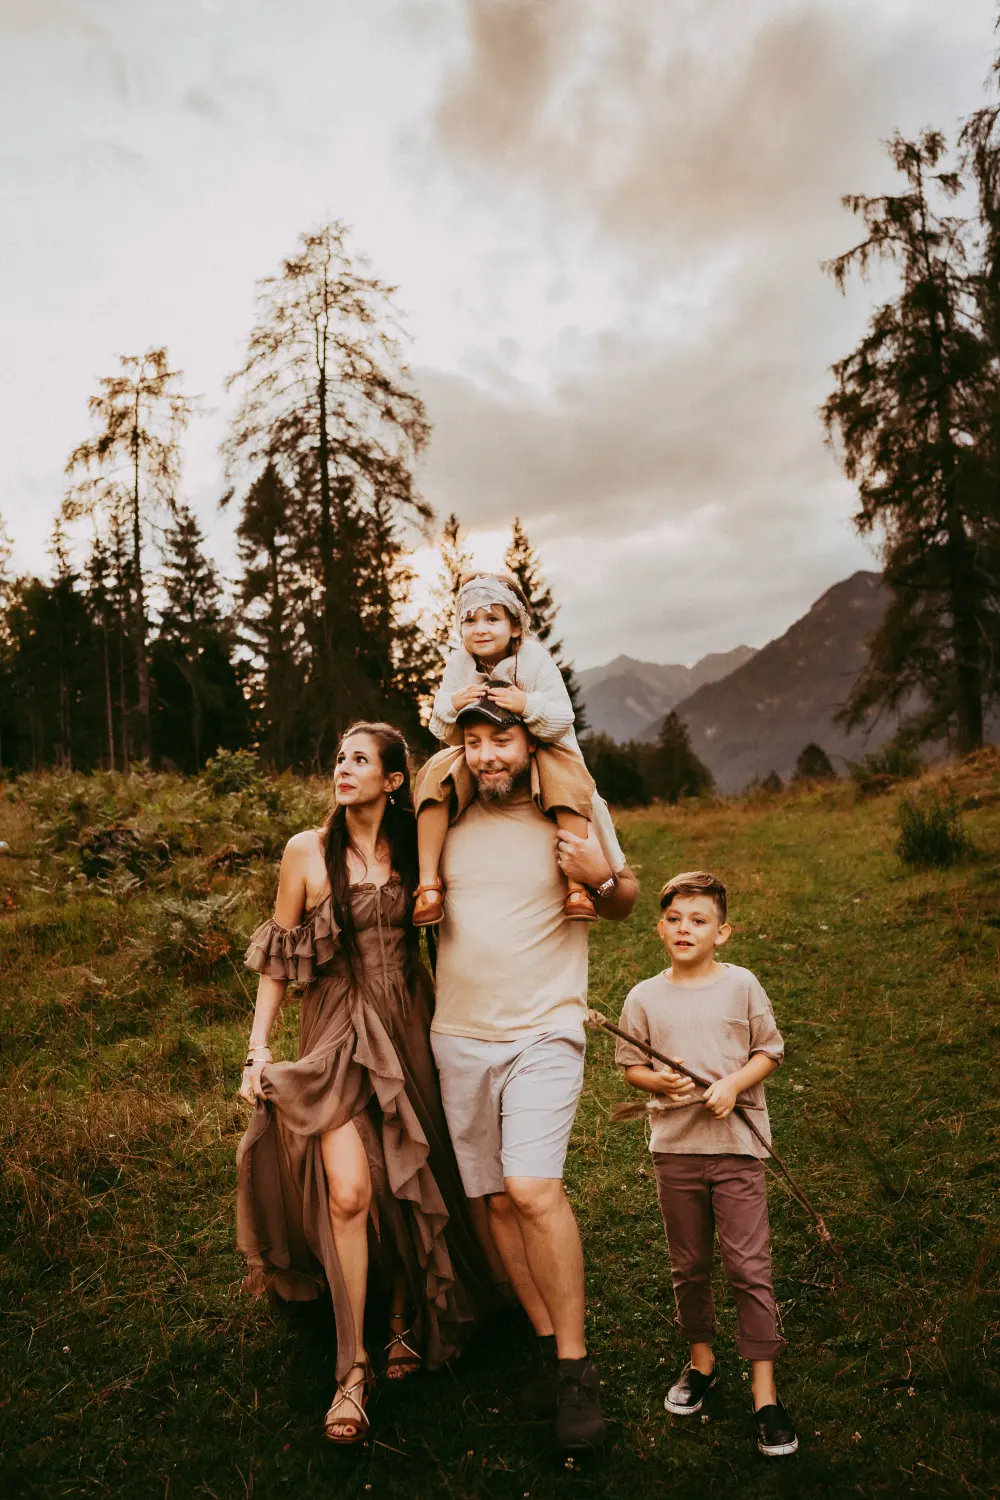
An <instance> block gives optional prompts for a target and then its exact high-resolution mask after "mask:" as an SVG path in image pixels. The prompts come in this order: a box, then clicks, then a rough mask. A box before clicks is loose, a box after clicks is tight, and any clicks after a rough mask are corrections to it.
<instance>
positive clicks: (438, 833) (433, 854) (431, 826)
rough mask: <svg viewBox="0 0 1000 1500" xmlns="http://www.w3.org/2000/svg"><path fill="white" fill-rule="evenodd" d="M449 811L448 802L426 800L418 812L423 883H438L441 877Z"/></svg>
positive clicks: (418, 843) (418, 837)
mask: <svg viewBox="0 0 1000 1500" xmlns="http://www.w3.org/2000/svg"><path fill="white" fill-rule="evenodd" d="M448 812H449V809H448V804H447V802H425V803H424V805H423V807H422V808H421V809H420V811H419V813H418V814H417V857H418V859H419V861H420V884H421V885H436V884H437V882H438V881H439V880H440V878H441V875H440V869H441V855H442V853H443V851H444V841H445V839H446V838H447V837H448Z"/></svg>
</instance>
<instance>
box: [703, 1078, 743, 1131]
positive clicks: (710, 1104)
mask: <svg viewBox="0 0 1000 1500" xmlns="http://www.w3.org/2000/svg"><path fill="white" fill-rule="evenodd" d="M739 1092H740V1090H739V1085H738V1084H737V1083H736V1082H734V1075H733V1074H730V1075H729V1077H728V1078H720V1079H718V1080H717V1081H716V1082H715V1083H713V1084H712V1086H711V1088H709V1089H706V1090H705V1097H704V1099H702V1101H701V1102H702V1104H704V1106H705V1108H706V1109H708V1110H711V1112H712V1114H713V1115H714V1116H715V1118H716V1119H717V1120H724V1119H725V1118H726V1116H727V1115H731V1114H732V1112H733V1110H734V1108H735V1107H736V1099H737V1096H738V1094H739Z"/></svg>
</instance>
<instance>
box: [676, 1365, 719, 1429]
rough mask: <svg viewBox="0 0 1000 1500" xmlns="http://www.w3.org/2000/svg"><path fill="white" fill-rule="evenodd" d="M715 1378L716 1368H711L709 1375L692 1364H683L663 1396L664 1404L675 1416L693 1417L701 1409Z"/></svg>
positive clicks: (716, 1375) (716, 1376) (716, 1374)
mask: <svg viewBox="0 0 1000 1500" xmlns="http://www.w3.org/2000/svg"><path fill="white" fill-rule="evenodd" d="M717 1378H718V1371H717V1369H713V1370H712V1373H711V1375H703V1374H702V1373H701V1371H700V1370H696V1369H695V1368H694V1366H693V1365H685V1366H684V1368H683V1370H682V1371H681V1373H680V1374H679V1375H678V1377H677V1380H676V1381H675V1383H674V1384H673V1385H672V1386H671V1387H670V1389H669V1391H668V1392H667V1394H666V1395H665V1396H664V1398H663V1404H664V1406H665V1407H666V1409H667V1411H670V1412H673V1414H674V1416H675V1417H693V1416H694V1414H695V1412H696V1411H701V1408H702V1405H703V1403H704V1400H705V1397H706V1396H707V1395H708V1393H709V1391H710V1390H711V1389H712V1387H713V1385H714V1384H715V1382H716V1380H717Z"/></svg>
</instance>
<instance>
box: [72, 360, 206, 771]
mask: <svg viewBox="0 0 1000 1500" xmlns="http://www.w3.org/2000/svg"><path fill="white" fill-rule="evenodd" d="M119 363H120V365H121V372H120V373H119V374H118V375H111V376H108V377H106V378H105V379H103V380H101V381H100V382H99V384H100V393H99V394H98V395H96V396H92V397H91V398H90V402H89V410H90V415H91V417H92V418H93V420H94V421H95V423H96V424H97V432H96V433H95V435H94V437H92V438H89V439H88V440H87V441H86V442H83V443H80V445H79V446H78V447H77V448H75V449H74V450H73V452H72V453H71V454H70V457H69V461H68V463H67V465H66V472H67V474H76V473H79V472H81V471H82V473H83V475H84V477H83V478H82V479H81V480H79V481H78V482H77V483H76V484H75V485H74V486H73V488H72V489H71V490H70V491H69V492H68V494H67V495H66V498H65V500H64V502H63V515H64V517H65V518H66V519H67V520H75V519H76V518H77V517H78V516H81V515H93V514H95V513H98V514H103V515H105V516H108V517H118V518H119V519H120V518H121V517H122V516H127V517H128V523H129V529H130V532H131V538H130V545H131V567H130V583H131V590H132V611H131V613H132V647H133V651H134V655H135V665H136V679H137V683H138V703H137V718H138V733H139V742H140V753H141V755H142V756H143V758H144V759H149V758H150V756H151V755H152V718H151V709H150V686H149V652H148V640H147V637H148V634H149V623H148V618H147V606H146V574H145V568H144V564H143V546H144V541H145V533H146V531H147V528H148V526H149V523H150V520H151V518H152V516H153V515H154V514H155V512H156V511H157V510H158V509H164V508H165V509H166V510H167V511H170V510H172V509H173V506H174V504H175V495H176V487H177V481H178V477H179V473H180V438H181V434H182V433H183V431H184V428H185V427H186V426H187V423H188V421H189V420H190V417H191V415H192V412H193V410H194V407H193V403H192V402H191V401H189V400H188V398H187V397H186V396H184V395H183V394H182V392H181V390H180V381H181V378H182V377H181V374H180V372H179V371H177V370H171V369H170V362H169V360H168V358H167V351H166V349H150V350H147V352H146V353H145V354H141V355H123V356H122V357H121V358H120V360H119Z"/></svg>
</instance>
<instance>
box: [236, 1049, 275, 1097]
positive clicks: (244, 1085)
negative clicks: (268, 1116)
mask: <svg viewBox="0 0 1000 1500" xmlns="http://www.w3.org/2000/svg"><path fill="white" fill-rule="evenodd" d="M270 1061H271V1059H270V1058H269V1057H262V1058H260V1059H259V1060H258V1061H257V1062H255V1063H254V1065H253V1067H252V1068H244V1069H243V1077H242V1078H241V1079H240V1098H241V1099H245V1100H246V1101H247V1103H248V1104H255V1103H256V1101H257V1100H258V1099H263V1098H264V1090H263V1088H262V1087H261V1074H262V1073H263V1071H264V1069H265V1068H266V1067H267V1065H268V1063H269V1062H270Z"/></svg>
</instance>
